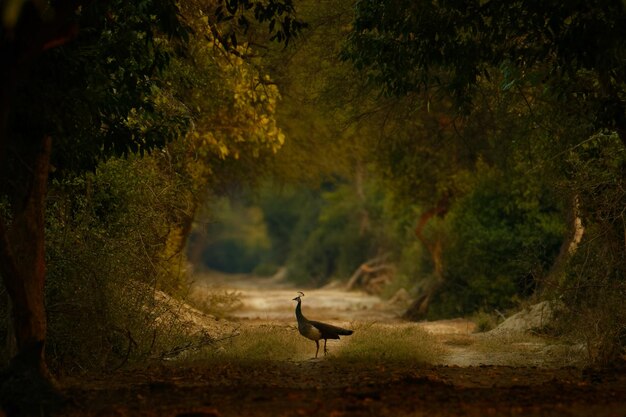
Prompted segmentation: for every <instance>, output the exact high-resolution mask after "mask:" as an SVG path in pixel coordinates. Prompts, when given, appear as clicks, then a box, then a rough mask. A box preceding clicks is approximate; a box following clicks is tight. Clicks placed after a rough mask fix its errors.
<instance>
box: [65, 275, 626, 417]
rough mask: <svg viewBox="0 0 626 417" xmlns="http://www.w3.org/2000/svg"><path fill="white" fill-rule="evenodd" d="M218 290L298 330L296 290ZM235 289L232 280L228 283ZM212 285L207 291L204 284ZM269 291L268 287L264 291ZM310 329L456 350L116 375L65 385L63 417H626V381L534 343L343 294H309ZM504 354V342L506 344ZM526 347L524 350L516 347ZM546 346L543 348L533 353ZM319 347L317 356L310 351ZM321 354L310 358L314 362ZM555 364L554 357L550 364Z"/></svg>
mask: <svg viewBox="0 0 626 417" xmlns="http://www.w3.org/2000/svg"><path fill="white" fill-rule="evenodd" d="M222 278H224V279H225V281H223V282H219V281H220V280H219V279H217V280H212V282H211V284H210V285H211V288H212V289H216V288H221V289H224V290H228V291H237V292H239V293H240V296H241V300H242V305H241V308H240V309H238V310H237V311H236V312H234V313H233V316H234V317H233V320H235V321H236V322H237V323H239V325H240V326H252V327H254V326H267V325H268V323H270V324H278V325H280V326H283V327H285V326H293V327H294V328H293V333H294V337H300V336H299V335H298V334H297V331H296V330H295V317H294V312H293V310H294V307H295V303H294V302H293V301H292V299H293V298H294V297H295V295H296V291H297V289H295V288H294V287H292V286H291V285H288V284H286V283H284V282H282V281H280V280H269V281H268V280H265V279H262V278H250V277H245V276H234V277H233V276H229V277H222ZM226 278H227V279H226ZM203 284H206V282H205V283H203V282H201V281H199V282H198V285H203ZM261 284H262V285H261ZM305 293H306V297H305V298H304V300H303V310H304V311H305V314H307V315H309V316H310V317H311V318H315V319H320V320H328V321H331V322H333V323H337V324H347V325H351V324H354V323H355V322H357V321H370V322H374V321H376V322H378V323H381V324H383V325H389V326H421V327H423V328H424V329H425V330H426V331H428V332H430V333H431V334H432V335H434V337H436V338H437V340H438V341H439V342H440V343H441V345H442V346H444V347H445V349H446V354H445V355H443V357H442V359H441V360H440V363H434V364H428V365H425V364H414V363H407V362H402V363H393V362H389V363H376V362H374V363H372V362H369V363H368V362H364V361H353V362H350V361H335V360H332V353H333V352H335V351H336V350H338V349H341V346H342V345H341V343H346V342H345V341H344V340H341V341H333V342H335V343H337V344H333V345H332V346H331V345H330V343H329V348H331V349H332V350H331V355H329V358H331V359H328V358H324V357H320V358H318V359H312V358H308V359H305V360H295V359H290V360H260V361H259V360H255V361H241V362H234V363H233V362H220V361H217V362H216V361H213V362H209V363H202V362H184V361H183V362H180V363H176V362H175V361H174V362H170V363H159V364H155V365H154V366H151V367H149V368H147V369H146V368H144V369H135V370H126V371H118V372H116V373H115V374H113V375H100V376H91V377H89V378H86V377H77V378H67V379H65V380H63V381H62V385H63V386H64V389H65V392H66V393H67V395H68V396H69V397H71V398H72V399H73V401H72V403H71V405H70V406H68V407H67V408H66V409H64V410H63V411H62V412H61V413H59V415H63V416H98V417H100V416H135V415H136V416H158V417H165V416H168V417H169V416H171V417H230V416H232V417H235V416H258V417H270V416H271V417H273V416H298V417H301V416H329V417H342V416H359V417H360V416H381V417H387V416H388V417H403V416H407V417H409V416H411V417H416V416H418V417H419V416H429V417H433V416H435V417H436V416H441V417H451V416H481V417H482V416H557V417H560V416H563V417H565V416H581V417H582V416H590V415H593V416H594V417H623V416H625V415H626V373H625V372H624V369H625V368H624V367H621V369H611V370H595V371H589V370H584V369H581V368H577V367H574V366H562V364H561V365H558V364H555V363H551V362H550V361H549V360H537V358H538V357H539V358H541V357H542V355H543V356H548V355H547V354H545V352H544V351H543V350H542V346H540V345H541V343H540V342H537V341H536V340H535V339H531V341H526V340H517V339H516V340H510V341H509V342H510V343H508V344H507V346H501V347H500V349H499V350H498V349H496V350H497V352H499V353H497V354H488V353H486V351H485V350H484V349H481V348H480V346H484V343H483V342H484V341H481V340H480V339H481V338H485V336H481V335H478V334H475V333H473V330H474V328H473V324H471V323H470V322H468V321H466V320H462V319H458V320H444V321H436V322H423V323H406V322H403V321H401V320H400V319H399V318H398V313H399V310H400V309H399V308H398V307H396V306H393V305H389V304H387V303H385V302H383V301H381V300H380V299H379V298H378V297H374V296H371V295H367V294H364V293H359V292H350V293H346V292H344V291H342V290H341V289H340V288H333V287H329V288H324V289H319V290H308V291H306V290H305ZM498 343H501V341H498ZM515 345H519V346H515ZM535 345H537V346H535ZM311 347H312V348H314V346H311ZM312 354H313V350H311V355H312ZM544 359H545V358H544Z"/></svg>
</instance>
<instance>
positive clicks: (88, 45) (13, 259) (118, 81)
mask: <svg viewBox="0 0 626 417" xmlns="http://www.w3.org/2000/svg"><path fill="white" fill-rule="evenodd" d="M272 4H275V5H280V4H282V3H281V2H272ZM291 11H292V9H287V10H285V9H284V8H283V9H280V10H278V9H277V10H274V13H278V12H280V13H281V18H280V19H281V21H282V19H290V21H291V22H293V21H294V19H293V18H292V17H291ZM236 12H237V10H233V16H234V15H235V14H236ZM271 16H272V13H271V11H270V12H267V13H265V14H263V18H264V19H267V18H268V17H271ZM1 17H2V26H1V27H0V82H1V84H0V86H1V87H0V192H1V196H0V205H2V215H1V216H0V275H2V279H3V282H4V284H5V286H6V288H7V291H8V293H9V296H10V298H11V301H12V307H13V327H14V330H15V336H16V342H17V351H18V353H17V355H16V357H15V358H14V360H13V361H12V364H11V367H10V368H9V371H8V372H7V373H6V375H5V378H4V383H3V386H2V388H3V391H6V390H8V391H7V392H8V394H7V393H6V392H5V394H6V395H5V394H3V395H2V403H3V406H4V407H5V408H9V409H10V408H11V407H13V409H11V410H10V411H11V412H25V413H39V406H40V405H42V404H40V403H38V402H37V401H33V402H30V403H19V400H18V399H17V398H15V392H16V391H17V392H19V390H20V389H21V388H24V386H26V385H28V386H30V387H32V386H35V387H37V389H39V388H41V389H42V390H46V389H47V390H48V391H50V388H51V387H52V385H53V384H52V383H51V382H52V378H51V376H50V374H49V371H48V369H47V367H46V363H45V360H44V347H45V339H46V313H45V307H44V297H43V294H44V283H45V252H44V206H45V204H44V203H45V198H46V185H47V181H48V175H49V172H50V171H51V170H52V169H53V168H54V170H55V175H60V173H62V172H63V171H64V170H84V169H91V168H93V167H94V165H95V163H96V162H97V161H98V160H99V159H101V158H106V157H107V156H110V155H123V154H125V153H127V152H146V151H149V150H151V149H153V148H155V147H159V146H163V144H165V143H166V142H168V141H169V140H171V139H173V138H176V137H179V136H180V135H181V134H182V133H183V132H184V131H185V130H186V127H187V119H186V118H184V117H182V118H181V117H177V116H178V115H176V114H175V115H171V114H169V115H168V113H167V110H168V109H164V108H163V107H159V105H158V100H159V98H160V93H159V92H160V91H162V89H163V86H162V84H161V80H160V79H159V74H160V72H161V71H162V70H163V69H164V68H165V67H166V66H167V65H168V63H169V62H170V60H171V57H172V54H173V53H175V52H184V49H185V42H186V41H187V40H188V35H189V31H188V28H187V27H186V25H185V24H184V23H183V22H182V19H181V17H180V13H179V9H178V6H177V3H176V2H175V1H172V0H148V1H146V2H140V3H138V4H135V2H126V1H113V2H110V1H107V2H101V1H69V0H58V1H53V2H50V3H47V2H40V1H35V0H33V1H26V0H10V1H7V2H5V3H4V4H3V9H2V16H1ZM281 28H282V30H283V31H284V30H285V29H284V26H281ZM271 31H272V28H271V30H270V32H271ZM296 32H297V29H296V30H291V31H289V32H288V33H285V36H286V37H281V38H280V39H281V40H283V41H286V39H290V38H291V36H293V35H294V34H295V33H296ZM235 39H236V38H234V37H231V41H234V40H235ZM171 42H173V43H178V46H177V48H171V49H169V48H167V46H169V45H171ZM138 120H139V122H138ZM52 144H54V147H53V146H52ZM33 380H36V381H40V382H41V383H40V384H38V383H35V384H34V385H33V384H32V381H33ZM16 381H17V382H16ZM16 387H17V388H16ZM20 387H21V388H20ZM46 387H47V388H46ZM47 405H50V404H47ZM43 406H46V401H45V400H44V401H43ZM21 407H26V408H21ZM33 407H34V408H33Z"/></svg>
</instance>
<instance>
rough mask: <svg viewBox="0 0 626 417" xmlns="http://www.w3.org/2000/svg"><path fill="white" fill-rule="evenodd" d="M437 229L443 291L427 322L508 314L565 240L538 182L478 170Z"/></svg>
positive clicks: (552, 201) (559, 218)
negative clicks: (441, 232) (441, 238)
mask: <svg viewBox="0 0 626 417" xmlns="http://www.w3.org/2000/svg"><path fill="white" fill-rule="evenodd" d="M535 180H536V179H535ZM445 221H446V227H447V228H448V230H449V233H448V236H449V241H448V242H446V245H445V246H444V254H443V257H444V283H443V286H442V287H441V289H440V291H439V292H438V294H437V296H436V298H435V299H434V300H433V302H432V307H433V308H432V309H431V311H430V313H431V316H447V317H449V316H456V315H463V314H470V313H472V312H475V311H479V310H480V309H483V310H487V311H489V310H493V309H507V308H510V307H513V306H514V305H515V304H516V303H517V302H518V300H520V299H523V298H525V297H528V296H530V295H532V294H533V293H534V291H535V289H536V287H537V284H538V282H540V280H541V279H542V277H544V276H545V275H546V274H547V273H548V271H549V269H550V267H551V265H552V263H553V262H554V259H555V258H556V255H557V254H558V251H559V249H560V246H561V242H562V240H563V236H564V232H565V230H564V229H565V227H564V222H563V214H562V210H561V208H560V206H559V204H558V203H557V200H556V195H555V194H554V192H553V191H552V190H550V189H548V188H547V186H545V185H544V184H542V183H541V181H535V182H533V178H524V179H518V178H511V177H507V176H505V175H504V174H502V173H501V172H499V171H498V170H496V169H493V168H485V167H482V168H481V167H479V171H478V173H477V178H476V183H475V185H474V186H473V188H472V189H471V191H470V192H469V193H468V194H467V195H466V196H465V197H463V198H461V199H460V200H459V201H458V202H457V203H456V204H455V205H454V207H453V208H452V210H451V211H450V213H449V214H448V216H447V217H446V220H445Z"/></svg>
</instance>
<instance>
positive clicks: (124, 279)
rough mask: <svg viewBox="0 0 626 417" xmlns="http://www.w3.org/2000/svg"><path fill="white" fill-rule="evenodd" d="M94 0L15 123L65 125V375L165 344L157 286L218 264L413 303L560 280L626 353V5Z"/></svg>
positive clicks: (427, 308) (549, 286)
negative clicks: (174, 5) (153, 11)
mask: <svg viewBox="0 0 626 417" xmlns="http://www.w3.org/2000/svg"><path fill="white" fill-rule="evenodd" d="M93 3H94V4H93V5H91V6H89V7H87V6H85V8H84V10H83V11H82V12H81V13H82V14H81V15H80V19H81V23H82V26H81V31H80V35H79V36H78V37H76V39H74V40H73V41H72V42H69V43H68V44H67V45H64V46H62V47H60V48H53V49H51V50H50V51H47V52H46V53H43V54H42V55H41V56H40V57H39V60H38V61H37V65H35V66H34V67H33V68H32V72H30V73H29V74H28V77H26V78H23V79H22V81H20V82H21V83H22V84H20V85H18V87H17V89H18V90H19V91H20V93H21V95H20V98H19V99H16V102H15V108H14V109H13V110H12V113H11V117H10V118H9V119H8V120H9V124H8V130H9V131H11V132H13V131H14V133H18V134H24V135H26V134H27V133H28V134H30V133H32V132H30V133H29V131H30V130H32V131H33V132H35V133H36V134H41V133H42V132H48V133H50V134H51V135H52V136H53V139H54V147H53V155H52V165H53V168H54V169H53V172H52V174H51V181H50V185H49V192H48V199H47V216H46V235H47V243H46V249H47V262H48V280H47V284H46V297H47V305H48V317H49V323H50V336H49V342H48V343H49V351H48V355H49V358H50V360H51V362H52V363H53V364H54V365H55V368H56V369H66V370H74V371H75V370H81V369H87V368H103V369H111V368H113V367H115V366H118V365H119V364H120V363H123V362H124V361H127V360H131V359H133V358H135V359H140V358H145V357H150V356H154V355H159V354H161V353H162V352H165V351H167V350H168V349H170V348H171V346H172V344H173V343H174V344H175V343H176V335H174V334H173V333H172V332H173V331H172V332H170V333H168V332H167V331H163V332H162V333H159V334H158V335H157V334H152V333H150V332H147V331H146V330H145V329H146V328H145V326H144V323H145V322H146V321H149V320H154V317H155V313H154V310H153V309H151V308H145V305H146V302H147V301H145V300H149V299H150V294H151V292H154V291H164V292H165V293H168V294H169V295H171V296H173V297H178V298H184V297H185V296H186V294H187V290H188V288H189V277H190V274H191V273H192V272H193V271H195V272H198V271H202V270H203V269H209V270H210V269H217V270H221V271H225V272H232V273H254V274H258V275H265V276H271V275H274V274H276V273H277V272H279V271H284V272H285V276H286V278H287V279H288V280H291V281H292V282H294V283H297V285H298V286H300V287H301V288H304V287H320V286H323V285H327V284H333V283H336V282H339V283H341V285H345V284H347V283H348V282H350V283H351V286H353V287H359V286H360V287H361V288H362V289H364V290H366V291H370V292H375V293H377V294H380V295H382V296H383V297H389V298H391V297H393V296H394V295H395V294H396V293H398V291H400V290H402V291H406V292H407V293H408V294H409V295H410V297H411V299H412V300H413V302H412V304H411V305H409V306H408V307H407V313H406V317H407V318H410V319H414V320H420V319H424V318H446V317H455V316H459V315H471V314H474V313H476V312H487V313H490V314H494V312H501V311H506V310H507V309H510V308H515V307H519V306H520V305H523V304H524V303H528V302H532V301H534V300H538V299H540V298H548V299H558V300H560V302H561V303H562V305H563V306H565V307H564V309H563V312H562V317H563V319H564V322H566V323H570V324H571V323H573V322H576V321H579V322H581V323H588V322H589V321H590V320H596V321H598V320H599V318H600V317H602V318H603V319H602V323H603V326H605V327H602V326H594V327H593V329H594V330H589V329H587V330H586V331H584V332H583V334H582V335H580V334H579V335H577V336H578V337H582V338H584V339H585V341H586V342H587V345H588V346H589V347H590V351H592V354H593V355H594V358H596V359H597V360H608V358H610V357H614V356H615V355H616V354H618V352H619V351H620V349H622V348H623V346H624V341H625V339H626V329H625V328H624V323H626V320H625V319H624V318H625V317H626V313H625V311H624V307H623V305H622V303H621V302H620V300H621V299H623V296H624V295H625V294H624V291H625V284H624V266H625V265H624V256H625V247H624V235H625V230H626V229H625V226H624V224H626V223H625V222H624V213H623V209H624V207H625V206H626V205H625V201H624V193H623V189H624V187H623V186H624V184H623V181H624V166H625V165H624V162H625V161H624V120H625V118H626V115H625V110H624V108H625V106H624V103H626V96H625V91H626V84H625V83H626V81H625V78H624V77H625V75H624V68H626V65H624V64H625V63H624V60H625V57H624V55H623V54H624V52H623V51H625V50H626V48H624V46H625V45H624V43H625V42H626V35H625V33H624V31H625V30H626V29H624V28H626V24H624V23H625V21H624V15H625V12H624V5H623V2H619V1H615V2H612V1H597V2H591V3H589V2H570V3H568V4H567V5H557V6H554V5H548V4H545V5H544V4H539V3H537V4H535V3H534V2H522V1H520V2H513V3H511V4H507V5H506V7H504V6H500V5H498V4H492V3H493V2H487V3H485V4H481V2H443V3H442V2H435V3H433V2H422V1H418V2H414V1H360V2H358V3H355V2H354V1H343V0H342V1H309V0H306V1H301V2H299V3H298V4H297V15H295V10H294V7H293V4H292V3H291V2H289V1H285V2H274V1H270V2H266V3H261V2H249V1H235V2H230V1H229V2H217V3H216V4H214V5H206V4H204V3H203V2H195V1H188V2H184V4H181V5H180V9H179V10H178V11H176V12H172V13H173V15H175V16H178V19H177V20H176V22H173V21H171V20H170V19H169V18H173V17H172V16H170V15H171V14H172V13H170V12H171V10H170V11H167V10H165V11H163V14H164V16H169V17H168V19H165V18H163V21H161V20H159V21H158V23H159V24H162V25H164V26H163V27H161V26H158V25H157V27H154V26H153V25H151V24H149V23H147V22H146V19H145V17H146V16H145V13H144V10H143V9H141V7H140V6H138V5H129V4H126V3H124V5H121V4H120V5H119V6H120V9H119V10H118V9H115V10H118V11H117V12H115V13H113V14H110V13H109V14H107V13H105V11H106V10H109V9H111V7H112V6H108V5H106V6H105V5H103V4H100V2H93ZM115 4H116V5H117V2H116V3H115ZM168 4H169V2H155V5H154V7H157V6H159V5H160V6H159V7H161V6H162V7H165V6H167V5H168ZM281 4H282V6H280V5H281ZM170 5H171V4H170ZM102 8H104V9H102ZM105 9H106V10H105ZM111 10H112V9H111ZM159 10H160V9H159ZM168 10H169V9H168ZM157 16H161V15H160V14H157ZM272 16H273V17H272ZM296 17H297V18H296ZM148 20H149V19H148ZM303 21H304V22H306V24H307V25H304V24H303V23H302V22H303ZM174 23H176V24H175V25H174ZM170 25H173V26H170ZM294 33H297V34H298V36H297V37H296V38H294V37H293V35H294ZM272 39H273V40H278V41H281V42H280V43H278V44H275V43H274V44H273V43H271V42H270V41H271V40H272ZM287 43H288V45H287ZM34 115H44V116H41V117H34ZM12 163H16V165H17V160H13V162H12ZM1 169H3V170H4V171H3V172H9V171H10V170H11V169H12V167H11V166H3V167H1ZM6 184H8V185H10V183H9V182H7V183H5V185H6ZM3 191H4V190H3ZM10 208H11V201H10V198H9V197H8V194H6V193H3V194H2V196H1V198H0V213H1V214H2V216H4V218H5V219H7V221H10V220H11V210H10ZM358 274H361V275H362V279H358V280H357V279H352V280H351V278H355V277H357V276H358ZM130 295H132V296H130ZM2 313H3V317H4V318H5V321H6V320H7V314H8V307H7V306H6V305H4V306H3V311H2ZM174 327H176V326H175V324H173V325H172V328H174ZM569 327H570V329H571V328H573V327H572V326H569ZM564 328H565V330H568V329H567V326H565V327H564ZM577 328H578V329H581V328H582V329H584V328H585V326H578V327H577ZM565 330H564V331H565ZM5 338H6V339H10V337H9V332H7V337H5ZM87 340H89V341H90V343H91V345H90V347H89V348H88V349H87V348H86V347H87V345H86V344H85V341H87ZM81 346H83V347H81ZM87 352H89V354H87Z"/></svg>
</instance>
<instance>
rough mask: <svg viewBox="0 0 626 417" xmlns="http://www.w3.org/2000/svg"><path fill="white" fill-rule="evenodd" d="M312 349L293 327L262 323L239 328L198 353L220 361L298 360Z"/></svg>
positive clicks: (310, 353) (307, 354)
mask: <svg viewBox="0 0 626 417" xmlns="http://www.w3.org/2000/svg"><path fill="white" fill-rule="evenodd" d="M314 349H315V346H314V344H313V342H311V341H310V340H307V339H304V338H303V337H302V336H300V334H298V330H297V329H296V328H295V327H294V326H284V325H282V326H281V325H274V324H263V325H258V326H247V327H240V328H239V329H237V330H236V332H235V333H234V334H233V335H232V337H229V338H227V339H225V340H222V341H221V342H219V343H217V344H216V345H214V346H211V347H210V348H209V349H207V350H205V351H204V352H202V354H201V356H202V359H207V360H215V361H222V362H246V361H277V360H302V359H306V358H307V357H310V356H311V355H313V354H314V353H315V350H314Z"/></svg>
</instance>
